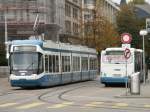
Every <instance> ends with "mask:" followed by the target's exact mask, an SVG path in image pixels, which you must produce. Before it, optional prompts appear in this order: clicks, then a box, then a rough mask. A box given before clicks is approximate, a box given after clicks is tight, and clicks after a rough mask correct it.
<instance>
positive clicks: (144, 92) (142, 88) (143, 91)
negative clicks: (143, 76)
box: [115, 70, 150, 98]
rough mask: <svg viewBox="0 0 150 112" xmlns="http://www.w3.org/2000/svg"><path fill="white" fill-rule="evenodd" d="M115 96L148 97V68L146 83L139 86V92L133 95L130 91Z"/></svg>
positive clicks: (149, 85)
mask: <svg viewBox="0 0 150 112" xmlns="http://www.w3.org/2000/svg"><path fill="white" fill-rule="evenodd" d="M115 97H117V98H150V70H149V72H148V79H147V80H146V83H145V84H144V83H142V84H141V86H140V94H139V95H133V94H131V93H130V91H129V92H128V93H127V94H126V93H125V92H124V93H123V94H121V95H118V96H115Z"/></svg>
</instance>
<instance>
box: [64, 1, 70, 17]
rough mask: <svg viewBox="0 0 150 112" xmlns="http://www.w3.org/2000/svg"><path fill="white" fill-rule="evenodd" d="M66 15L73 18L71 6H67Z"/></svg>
mask: <svg viewBox="0 0 150 112" xmlns="http://www.w3.org/2000/svg"><path fill="white" fill-rule="evenodd" d="M65 15H66V16H68V17H71V6H70V5H69V4H65Z"/></svg>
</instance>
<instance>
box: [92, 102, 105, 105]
mask: <svg viewBox="0 0 150 112" xmlns="http://www.w3.org/2000/svg"><path fill="white" fill-rule="evenodd" d="M103 103H104V102H92V103H91V104H94V105H101V104H103Z"/></svg>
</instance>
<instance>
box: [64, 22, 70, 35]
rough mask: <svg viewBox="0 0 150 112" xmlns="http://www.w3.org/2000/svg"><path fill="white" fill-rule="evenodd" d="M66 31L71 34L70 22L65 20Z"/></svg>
mask: <svg viewBox="0 0 150 112" xmlns="http://www.w3.org/2000/svg"><path fill="white" fill-rule="evenodd" d="M65 27H66V33H68V34H71V22H70V21H65Z"/></svg>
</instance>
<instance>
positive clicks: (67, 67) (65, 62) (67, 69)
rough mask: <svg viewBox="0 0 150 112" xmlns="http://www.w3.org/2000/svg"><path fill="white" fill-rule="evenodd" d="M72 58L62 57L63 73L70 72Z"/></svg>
mask: <svg viewBox="0 0 150 112" xmlns="http://www.w3.org/2000/svg"><path fill="white" fill-rule="evenodd" d="M70 66H71V65H70V56H62V72H70Z"/></svg>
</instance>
